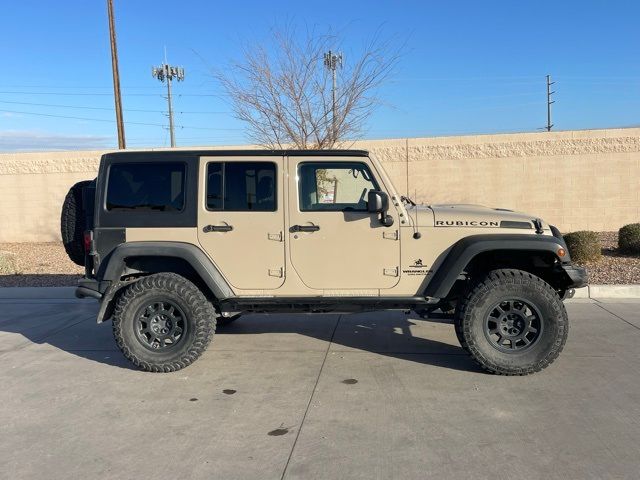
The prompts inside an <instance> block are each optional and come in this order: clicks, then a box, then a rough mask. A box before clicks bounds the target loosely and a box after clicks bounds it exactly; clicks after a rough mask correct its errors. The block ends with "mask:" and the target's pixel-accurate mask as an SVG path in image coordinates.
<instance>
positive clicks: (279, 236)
mask: <svg viewBox="0 0 640 480" xmlns="http://www.w3.org/2000/svg"><path fill="white" fill-rule="evenodd" d="M267 238H268V239H269V240H273V241H275V242H281V241H282V232H278V233H267Z"/></svg>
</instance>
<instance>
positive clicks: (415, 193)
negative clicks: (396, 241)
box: [413, 188, 422, 240]
mask: <svg viewBox="0 0 640 480" xmlns="http://www.w3.org/2000/svg"><path fill="white" fill-rule="evenodd" d="M413 198H418V189H417V188H416V190H415V192H414V195H413ZM415 207H416V228H415V229H414V232H413V238H415V239H416V240H418V239H419V238H420V237H422V234H421V233H420V232H419V231H418V229H419V228H420V226H419V225H418V211H419V210H420V209H419V208H418V205H415Z"/></svg>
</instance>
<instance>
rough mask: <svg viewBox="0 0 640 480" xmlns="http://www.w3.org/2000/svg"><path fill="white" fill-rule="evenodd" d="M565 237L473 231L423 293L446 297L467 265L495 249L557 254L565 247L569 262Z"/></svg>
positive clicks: (463, 240) (458, 246)
mask: <svg viewBox="0 0 640 480" xmlns="http://www.w3.org/2000/svg"><path fill="white" fill-rule="evenodd" d="M563 243H564V242H562V240H560V239H558V238H556V237H553V236H550V235H526V234H493V235H492V234H483V235H470V236H468V237H464V238H462V239H460V240H458V241H457V242H456V243H455V244H454V245H453V247H451V250H449V253H448V254H447V256H446V257H445V259H444V260H443V261H442V263H441V264H440V266H439V267H438V268H437V270H436V271H435V273H434V274H433V277H431V281H429V283H428V284H427V286H426V288H425V291H424V295H425V296H427V297H435V298H445V297H446V296H447V295H448V294H449V292H450V291H451V288H452V287H453V285H454V283H455V282H456V280H457V279H458V277H459V276H460V274H461V273H462V272H463V271H464V269H465V267H466V266H467V265H468V264H469V262H470V261H471V260H473V258H474V257H476V256H477V255H479V254H481V253H484V252H489V251H492V250H501V251H504V250H511V251H539V252H546V253H552V254H553V255H554V256H555V257H556V258H557V257H558V255H557V252H558V249H559V248H563V249H565V251H566V252H567V253H566V256H565V257H563V259H562V262H563V263H570V262H571V260H570V258H569V252H568V250H567V248H566V246H565V245H563Z"/></svg>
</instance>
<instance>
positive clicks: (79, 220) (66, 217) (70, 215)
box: [60, 180, 91, 266]
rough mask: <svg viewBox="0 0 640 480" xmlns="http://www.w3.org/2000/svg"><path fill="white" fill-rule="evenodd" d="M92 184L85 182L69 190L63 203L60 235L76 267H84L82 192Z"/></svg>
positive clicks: (84, 221) (84, 226)
mask: <svg viewBox="0 0 640 480" xmlns="http://www.w3.org/2000/svg"><path fill="white" fill-rule="evenodd" d="M90 183H91V180H83V181H82V182H78V183H76V184H75V185H74V186H73V187H71V188H70V189H69V192H68V193H67V196H66V197H65V198H64V202H63V203H62V212H61V214H60V235H61V236H62V244H63V245H64V249H65V251H66V252H67V255H68V256H69V258H70V259H71V261H72V262H73V263H75V264H76V265H80V266H84V239H83V235H84V231H85V229H86V225H85V223H86V219H85V213H84V209H83V208H82V190H83V189H84V188H85V187H86V186H87V185H89V184H90Z"/></svg>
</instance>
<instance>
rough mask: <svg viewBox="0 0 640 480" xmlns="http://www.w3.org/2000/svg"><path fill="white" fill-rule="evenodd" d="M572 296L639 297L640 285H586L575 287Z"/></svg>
mask: <svg viewBox="0 0 640 480" xmlns="http://www.w3.org/2000/svg"><path fill="white" fill-rule="evenodd" d="M572 298H591V299H594V300H595V299H599V298H638V299H640V285H587V286H586V287H583V288H576V293H575V295H574V296H573V297H572Z"/></svg>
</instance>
